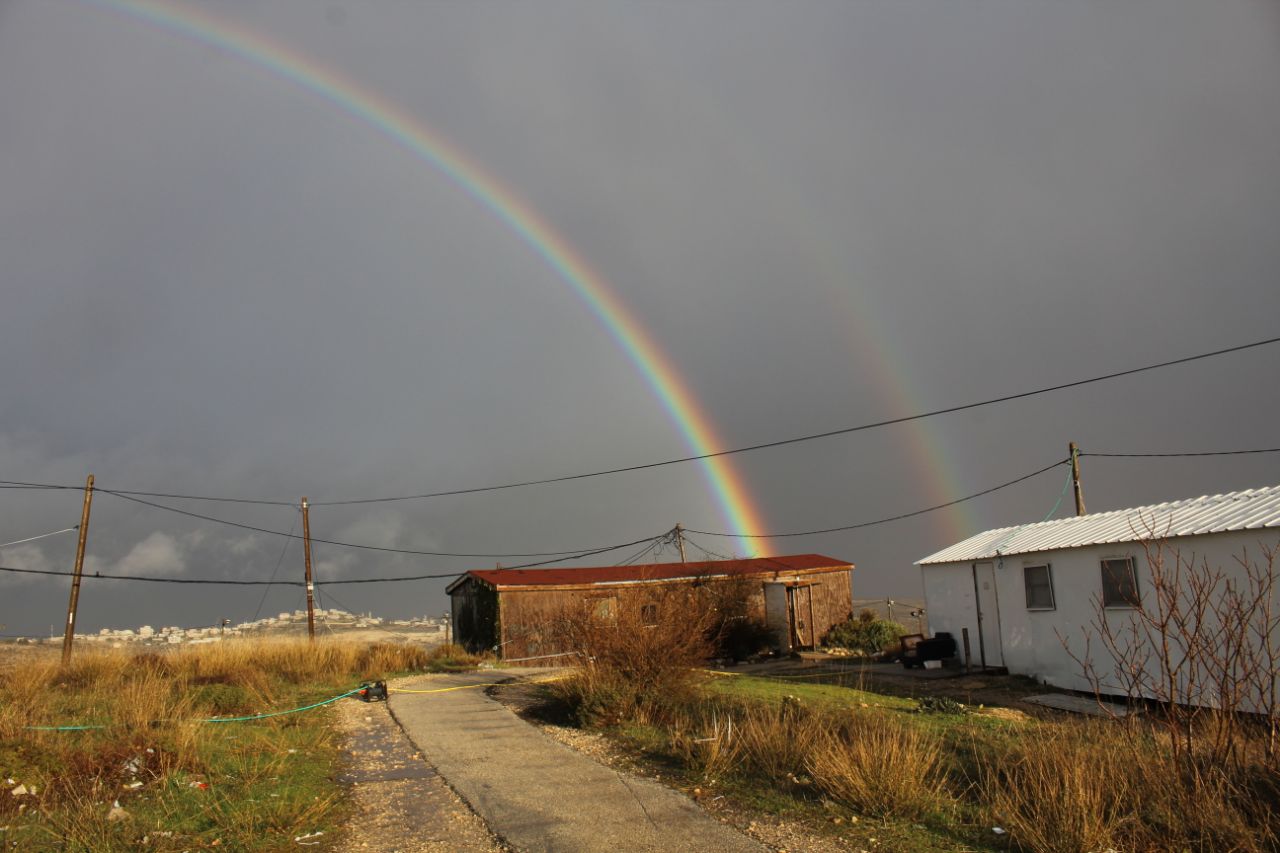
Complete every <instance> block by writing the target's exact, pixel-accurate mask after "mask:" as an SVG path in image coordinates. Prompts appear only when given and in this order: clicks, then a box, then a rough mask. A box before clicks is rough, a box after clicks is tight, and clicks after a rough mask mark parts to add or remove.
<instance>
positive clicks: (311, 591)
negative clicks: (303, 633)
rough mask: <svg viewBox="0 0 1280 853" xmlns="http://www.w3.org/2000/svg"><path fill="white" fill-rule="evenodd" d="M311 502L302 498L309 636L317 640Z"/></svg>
mask: <svg viewBox="0 0 1280 853" xmlns="http://www.w3.org/2000/svg"><path fill="white" fill-rule="evenodd" d="M308 509H309V504H307V499H306V497H305V496H304V497H303V498H302V553H303V560H304V562H305V563H306V566H307V637H309V638H310V640H311V642H313V643H314V642H315V641H316V597H315V590H316V587H315V584H313V583H312V582H311V519H310V516H309V514H308Z"/></svg>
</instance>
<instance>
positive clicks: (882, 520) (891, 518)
mask: <svg viewBox="0 0 1280 853" xmlns="http://www.w3.org/2000/svg"><path fill="white" fill-rule="evenodd" d="M1070 462H1071V460H1070V459H1060V460H1058V461H1057V462H1054V463H1053V464H1052V465H1046V466H1045V467H1043V468H1041V469H1039V470H1037V471H1032V472H1031V473H1030V474H1023V475H1022V476H1021V477H1018V478H1017V479H1014V480H1009V481H1008V482H1007V483H1001V484H1000V485H998V486H992V487H991V488H989V489H983V490H982V491H980V492H974V493H973V494H971V495H965V496H964V497H962V498H956V499H955V500H953V501H947V502H946V503H943V504H937V505H935V506H930V507H925V508H924V509H918V510H916V511H914V512H904V513H902V514H901V515H892V516H889V517H888V518H878V519H876V520H875V521H863V522H860V523H858V524H845V525H842V526H840V527H825V528H822V529H820V530H801V531H794V532H791V533H716V532H713V531H710V530H693V529H687V530H686V531H685V532H686V533H697V534H698V535H700V536H723V537H726V538H731V539H785V538H788V537H792V536H816V535H818V534H820V533H839V532H841V531H845V530H860V529H862V528H864V527H874V526H876V525H878V524H888V523H889V522H891V521H902V520H903V519H905V518H915V517H916V516H917V515H924V514H925V513H930V512H937V511H938V510H940V509H946V508H947V507H950V506H955V505H956V504H961V503H964V502H965V501H971V500H973V499H974V498H980V497H982V496H983V495H989V494H991V493H992V492H998V491H1000V490H1001V489H1007V488H1009V487H1010V486H1016V485H1017V484H1018V483H1021V482H1023V481H1025V480H1030V479H1031V478H1032V477H1038V476H1040V475H1041V474H1043V473H1045V472H1046V471H1052V470H1053V469H1054V468H1057V467H1058V466H1059V465H1067V464H1070Z"/></svg>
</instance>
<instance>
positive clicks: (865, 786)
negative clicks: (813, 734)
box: [806, 713, 946, 818]
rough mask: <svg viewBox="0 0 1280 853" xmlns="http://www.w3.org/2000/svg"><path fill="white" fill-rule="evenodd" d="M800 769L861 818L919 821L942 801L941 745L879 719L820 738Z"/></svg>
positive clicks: (864, 717)
mask: <svg viewBox="0 0 1280 853" xmlns="http://www.w3.org/2000/svg"><path fill="white" fill-rule="evenodd" d="M806 764H807V769H808V770H809V774H810V775H811V776H812V777H813V781H814V784H815V785H817V786H818V787H819V788H820V789H821V790H822V791H824V792H825V793H826V794H827V795H828V796H830V797H831V798H832V799H834V800H836V801H838V802H841V803H844V804H845V805H847V806H849V807H851V808H854V809H856V810H858V811H859V812H862V813H863V814H866V815H871V816H874V817H889V816H895V817H908V818H921V817H924V816H926V815H928V814H930V813H931V812H933V811H935V810H936V809H937V808H938V807H939V806H940V805H941V804H942V803H943V802H944V800H943V797H942V794H941V793H940V791H939V789H940V788H941V787H942V786H943V785H944V783H945V781H946V774H945V772H944V770H943V767H942V744H941V741H940V740H939V739H938V738H937V737H936V736H933V735H931V734H929V733H927V732H923V731H921V730H919V729H916V728H912V727H909V726H906V725H904V724H902V723H900V722H897V721H896V720H893V719H892V718H890V717H887V716H885V715H883V714H873V713H864V714H856V715H855V716H854V717H853V718H851V719H850V720H849V721H848V722H847V723H846V724H845V725H844V726H843V727H840V728H839V729H837V730H836V731H834V732H830V733H828V734H826V735H825V736H822V737H820V738H819V739H818V742H817V743H816V744H815V745H814V747H813V749H812V750H811V751H810V752H809V755H808V758H807V760H806Z"/></svg>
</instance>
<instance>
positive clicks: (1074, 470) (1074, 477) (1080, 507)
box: [1067, 441, 1086, 515]
mask: <svg viewBox="0 0 1280 853" xmlns="http://www.w3.org/2000/svg"><path fill="white" fill-rule="evenodd" d="M1067 450H1068V451H1069V452H1070V453H1071V484H1072V486H1073V487H1074V488H1075V492H1076V515H1084V514H1085V513H1086V510H1085V508H1084V489H1083V488H1081V486H1080V448H1079V447H1077V446H1076V443H1075V442H1074V441H1073V442H1071V443H1070V444H1068V445H1067Z"/></svg>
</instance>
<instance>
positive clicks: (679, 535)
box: [674, 524, 687, 563]
mask: <svg viewBox="0 0 1280 853" xmlns="http://www.w3.org/2000/svg"><path fill="white" fill-rule="evenodd" d="M674 532H675V535H676V547H677V548H679V549H680V562H682V563H684V562H687V561H686V560H685V558H684V525H682V524H677V525H676V529H675V531H674Z"/></svg>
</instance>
